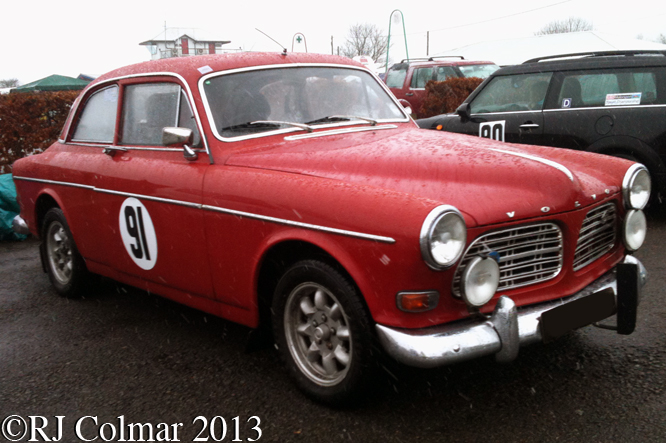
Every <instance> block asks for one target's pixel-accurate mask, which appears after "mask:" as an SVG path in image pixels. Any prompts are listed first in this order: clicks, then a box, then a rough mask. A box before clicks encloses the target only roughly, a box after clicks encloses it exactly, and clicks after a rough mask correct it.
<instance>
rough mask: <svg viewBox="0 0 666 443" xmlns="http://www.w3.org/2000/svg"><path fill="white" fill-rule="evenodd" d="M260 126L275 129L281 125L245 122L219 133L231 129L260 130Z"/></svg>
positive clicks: (228, 127)
mask: <svg viewBox="0 0 666 443" xmlns="http://www.w3.org/2000/svg"><path fill="white" fill-rule="evenodd" d="M260 123H261V124H260ZM262 126H263V127H265V128H275V127H278V126H281V125H279V124H277V123H269V122H246V123H240V124H238V125H232V126H227V127H226V128H222V129H221V131H228V130H232V129H248V128H261V127H262Z"/></svg>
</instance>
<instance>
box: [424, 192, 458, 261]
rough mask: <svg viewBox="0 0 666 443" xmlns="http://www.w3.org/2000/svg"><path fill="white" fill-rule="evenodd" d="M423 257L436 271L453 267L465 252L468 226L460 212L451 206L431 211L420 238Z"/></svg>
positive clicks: (443, 206) (442, 206)
mask: <svg viewBox="0 0 666 443" xmlns="http://www.w3.org/2000/svg"><path fill="white" fill-rule="evenodd" d="M419 243H420V246H421V257H423V260H424V261H425V262H426V264H427V265H428V266H429V267H430V268H432V269H434V270H438V271H439V270H443V269H447V268H450V267H451V266H453V265H454V264H455V263H456V262H457V261H458V260H460V257H462V254H463V252H464V250H465V246H466V244H467V225H466V224H465V219H464V218H463V216H462V214H461V213H460V211H459V210H458V209H457V208H455V207H453V206H450V205H441V206H437V207H436V208H435V209H433V210H432V211H430V213H429V214H428V216H427V217H426V218H425V221H424V222H423V225H422V227H421V234H420V236H419Z"/></svg>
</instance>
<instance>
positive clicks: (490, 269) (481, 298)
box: [460, 257, 500, 308]
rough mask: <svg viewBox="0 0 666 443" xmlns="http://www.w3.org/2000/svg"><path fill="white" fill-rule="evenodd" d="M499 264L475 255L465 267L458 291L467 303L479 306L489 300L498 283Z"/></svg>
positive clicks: (475, 306)
mask: <svg viewBox="0 0 666 443" xmlns="http://www.w3.org/2000/svg"><path fill="white" fill-rule="evenodd" d="M499 276H500V272H499V265H498V264H497V261H495V260H493V259H492V258H482V257H476V258H475V259H473V260H472V261H470V262H469V263H468V264H467V266H466V267H465V271H464V272H463V275H462V281H461V284H460V293H461V295H462V298H463V300H465V303H467V305H469V306H471V307H474V308H479V307H481V306H483V305H485V304H486V303H488V302H489V301H490V299H491V298H493V295H495V292H496V291H497V286H498V285H499Z"/></svg>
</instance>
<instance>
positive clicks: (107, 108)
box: [72, 86, 118, 143]
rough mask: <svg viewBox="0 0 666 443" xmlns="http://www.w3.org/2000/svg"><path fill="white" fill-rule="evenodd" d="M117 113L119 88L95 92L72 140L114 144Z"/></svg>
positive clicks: (114, 87) (112, 87)
mask: <svg viewBox="0 0 666 443" xmlns="http://www.w3.org/2000/svg"><path fill="white" fill-rule="evenodd" d="M117 111H118V86H111V87H109V88H105V89H102V90H101V91H97V92H95V93H94V94H92V95H91V96H90V98H89V99H88V101H87V102H86V104H85V107H84V108H83V111H82V112H81V117H80V118H79V123H78V124H77V125H76V131H74V135H73V136H72V140H75V141H89V142H99V143H113V134H114V132H115V130H116V112H117Z"/></svg>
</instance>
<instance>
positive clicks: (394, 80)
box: [386, 66, 407, 88]
mask: <svg viewBox="0 0 666 443" xmlns="http://www.w3.org/2000/svg"><path fill="white" fill-rule="evenodd" d="M405 77H407V68H406V67H404V66H401V67H398V68H395V67H392V68H391V69H389V71H388V73H387V74H386V86H388V87H389V88H402V85H403V84H404V83H405Z"/></svg>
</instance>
